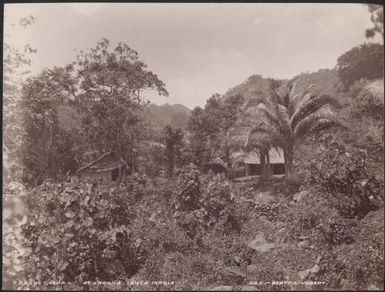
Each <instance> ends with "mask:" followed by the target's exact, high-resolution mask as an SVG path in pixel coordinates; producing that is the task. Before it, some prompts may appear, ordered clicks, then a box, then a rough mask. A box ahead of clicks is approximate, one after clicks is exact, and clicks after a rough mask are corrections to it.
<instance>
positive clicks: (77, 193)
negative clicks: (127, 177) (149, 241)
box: [23, 182, 141, 284]
mask: <svg viewBox="0 0 385 292" xmlns="http://www.w3.org/2000/svg"><path fill="white" fill-rule="evenodd" d="M29 200H30V203H31V204H32V206H33V207H32V212H31V213H32V214H31V216H30V218H29V220H28V223H26V224H25V225H24V226H23V235H24V236H25V239H26V241H25V242H24V244H25V246H26V247H27V248H28V249H29V250H30V256H29V257H26V258H24V260H25V261H26V263H27V267H28V268H27V269H26V271H27V275H26V278H27V280H35V281H40V282H42V283H43V282H44V281H66V282H67V281H69V282H75V283H79V284H82V283H83V282H84V281H93V280H97V279H99V280H103V279H104V280H111V279H118V278H119V277H122V276H124V277H126V276H127V275H128V276H129V275H132V274H134V273H135V272H136V271H137V270H138V268H139V265H140V262H141V260H140V251H139V246H138V245H135V236H133V234H132V230H131V228H130V226H129V222H130V220H132V218H133V214H132V212H131V211H130V205H131V204H130V197H129V196H127V193H126V192H125V191H123V190H122V189H115V190H110V188H109V186H103V185H97V184H96V183H93V182H86V183H79V184H77V185H74V184H71V183H65V184H50V185H48V184H43V185H42V186H40V187H39V188H37V189H35V190H34V191H33V192H32V193H31V194H30V198H29Z"/></svg>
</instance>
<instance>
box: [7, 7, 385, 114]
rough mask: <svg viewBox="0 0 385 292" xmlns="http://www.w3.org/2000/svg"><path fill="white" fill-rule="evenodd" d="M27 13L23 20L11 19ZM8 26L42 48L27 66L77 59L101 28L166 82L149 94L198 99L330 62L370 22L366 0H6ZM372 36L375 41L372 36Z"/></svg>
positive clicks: (361, 36) (357, 40)
mask: <svg viewBox="0 0 385 292" xmlns="http://www.w3.org/2000/svg"><path fill="white" fill-rule="evenodd" d="M29 14H32V15H33V16H34V17H35V18H36V22H35V23H34V24H33V25H32V26H30V27H28V28H27V29H24V30H23V29H19V28H17V26H10V25H8V24H9V23H12V22H16V23H17V22H18V18H19V17H21V16H26V15H29ZM5 17H6V21H5V28H4V29H5V32H6V33H8V34H9V35H11V37H12V41H13V42H14V43H15V44H17V45H22V44H25V43H29V44H30V45H31V46H32V47H33V48H36V49H37V50H38V53H37V54H36V55H35V56H34V57H33V64H32V68H31V69H32V72H33V73H38V72H40V71H41V69H42V68H44V67H52V66H54V65H59V66H60V65H64V64H66V63H69V62H71V61H73V60H75V56H76V51H75V49H77V50H81V49H85V48H90V47H92V46H94V45H95V44H96V42H97V41H98V40H100V39H101V38H102V37H106V38H107V39H109V40H110V41H111V42H112V44H116V43H117V42H119V41H123V42H125V43H127V44H128V45H129V46H130V47H131V48H132V49H135V50H136V51H138V53H139V56H140V57H141V59H142V60H143V61H144V62H145V63H147V65H148V66H149V69H150V70H152V71H153V72H154V73H156V74H157V75H158V76H159V78H160V79H161V80H162V81H164V82H165V83H166V87H167V90H168V91H169V93H170V96H169V97H167V98H166V97H153V96H151V97H150V98H151V100H152V101H153V102H155V103H158V104H162V103H166V102H168V103H171V104H173V103H181V104H184V105H186V106H188V107H190V108H193V107H194V106H196V105H200V106H203V105H204V104H205V101H206V100H207V98H209V97H210V96H211V95H212V94H213V93H215V92H218V93H221V94H223V93H225V92H226V91H227V89H229V88H230V87H234V86H235V85H238V84H240V83H242V82H243V81H245V80H246V79H247V78H248V77H249V76H250V75H252V74H260V75H262V76H263V77H273V78H292V77H294V76H295V75H297V74H299V73H301V72H313V71H318V69H321V68H332V67H334V66H335V64H336V60H337V58H338V57H339V56H340V55H341V54H342V53H344V52H345V51H347V50H349V49H350V48H352V47H353V46H356V45H359V44H362V43H364V42H367V41H368V40H367V39H366V38H365V29H367V28H369V27H371V26H372V23H371V21H370V14H369V12H368V10H367V8H366V7H365V6H364V5H362V4H312V3H310V4H257V3H255V4H245V3H243V4H221V3H211V4H187V3H186V4H171V3H166V4H159V3H157V4H145V3H136V4H134V3H110V4H92V3H82V4H70V3H66V4H63V3H40V4H6V5H5ZM371 41H381V42H382V40H381V39H380V38H379V37H376V38H375V39H374V40H371Z"/></svg>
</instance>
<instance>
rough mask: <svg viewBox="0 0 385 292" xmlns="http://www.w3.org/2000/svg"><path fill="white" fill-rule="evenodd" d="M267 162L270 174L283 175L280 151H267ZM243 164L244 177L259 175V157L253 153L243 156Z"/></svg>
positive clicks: (283, 168) (260, 167)
mask: <svg viewBox="0 0 385 292" xmlns="http://www.w3.org/2000/svg"><path fill="white" fill-rule="evenodd" d="M269 160H270V166H271V170H272V173H273V174H275V175H280V174H284V173H285V162H284V158H283V153H282V150H281V149H273V150H270V151H269ZM243 163H244V166H245V175H246V176H249V175H261V173H262V166H261V160H260V158H259V155H258V154H257V153H256V152H255V151H251V152H248V153H245V154H244V158H243Z"/></svg>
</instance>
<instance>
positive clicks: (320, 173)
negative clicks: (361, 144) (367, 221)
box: [308, 141, 383, 218]
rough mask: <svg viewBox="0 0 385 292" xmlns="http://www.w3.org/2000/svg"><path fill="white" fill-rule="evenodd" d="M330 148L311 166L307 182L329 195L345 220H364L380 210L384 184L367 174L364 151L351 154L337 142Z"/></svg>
mask: <svg viewBox="0 0 385 292" xmlns="http://www.w3.org/2000/svg"><path fill="white" fill-rule="evenodd" d="M328 146H329V148H328V149H326V150H324V151H322V152H321V155H320V156H319V158H318V159H316V160H315V161H313V162H312V163H311V164H310V177H309V178H308V182H309V183H310V184H312V185H314V186H315V187H316V188H317V189H318V190H319V191H320V192H321V193H322V194H324V195H326V196H327V197H328V198H329V199H330V200H331V201H332V202H333V204H334V205H335V206H336V207H337V209H338V210H339V212H340V214H341V215H343V216H344V217H347V218H354V217H359V218H361V217H363V216H365V215H366V214H367V213H368V212H369V211H370V210H377V209H378V208H379V207H380V206H381V205H382V202H383V195H382V188H383V181H381V180H380V179H378V178H376V177H373V176H370V175H369V174H368V171H367V167H366V154H365V152H364V151H361V150H359V149H355V150H354V151H353V152H352V153H348V152H346V151H345V147H344V145H342V144H339V143H338V142H337V141H332V142H330V143H329V145H328Z"/></svg>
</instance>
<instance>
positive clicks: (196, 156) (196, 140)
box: [186, 106, 209, 166]
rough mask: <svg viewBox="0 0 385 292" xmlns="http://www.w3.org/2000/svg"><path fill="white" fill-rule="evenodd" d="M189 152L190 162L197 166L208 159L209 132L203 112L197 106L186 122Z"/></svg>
mask: <svg viewBox="0 0 385 292" xmlns="http://www.w3.org/2000/svg"><path fill="white" fill-rule="evenodd" d="M186 128H187V131H188V137H187V138H188V142H189V152H190V157H191V161H192V162H193V163H194V164H196V165H197V166H201V165H202V163H203V162H204V161H205V160H207V159H208V155H209V154H208V152H209V147H208V135H207V132H208V131H209V129H208V127H207V125H206V124H205V119H204V110H203V109H202V108H201V107H199V106H197V107H195V108H194V109H193V110H192V111H191V114H190V117H189V119H188V121H187V126H186Z"/></svg>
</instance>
